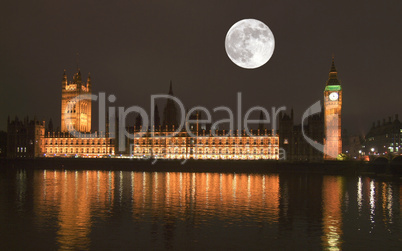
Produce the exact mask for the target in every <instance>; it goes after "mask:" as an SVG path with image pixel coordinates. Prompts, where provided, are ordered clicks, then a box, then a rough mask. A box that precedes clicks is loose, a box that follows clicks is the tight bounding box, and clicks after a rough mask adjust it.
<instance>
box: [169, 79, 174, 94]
mask: <svg viewBox="0 0 402 251" xmlns="http://www.w3.org/2000/svg"><path fill="white" fill-rule="evenodd" d="M169 95H172V96H173V87H172V80H170V87H169Z"/></svg>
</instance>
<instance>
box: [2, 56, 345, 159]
mask: <svg viewBox="0 0 402 251" xmlns="http://www.w3.org/2000/svg"><path fill="white" fill-rule="evenodd" d="M82 79H83V77H82V74H81V72H80V70H79V69H77V72H76V73H75V74H74V75H73V77H72V80H71V81H69V80H68V76H67V74H66V72H65V71H64V74H63V77H62V81H61V93H62V95H61V128H60V130H54V129H53V124H52V122H50V121H49V122H48V125H47V126H46V123H45V121H38V120H37V119H36V118H35V119H33V120H29V118H28V117H27V118H24V119H23V120H20V119H18V118H15V119H14V120H12V121H11V120H10V118H9V119H8V123H7V157H9V158H20V157H27V158H38V157H68V158H71V157H87V158H104V157H107V158H110V157H128V158H139V159H144V158H145V159H149V158H153V159H215V160H219V159H220V160H228V159H231V160H258V159H270V160H278V159H280V149H282V150H284V154H285V158H286V159H288V160H295V161H297V160H302V161H304V160H308V161H321V160H323V158H324V159H330V155H331V156H333V155H334V154H339V153H341V152H342V142H341V107H342V89H341V85H340V82H339V81H338V79H337V71H336V68H335V64H334V60H333V59H332V65H331V70H330V74H329V79H328V81H327V83H326V86H325V90H324V109H323V110H322V112H321V113H320V114H316V115H313V116H310V117H309V118H308V125H305V126H304V125H302V126H304V127H305V128H303V129H306V130H305V131H306V132H307V134H308V135H309V137H310V138H312V139H314V140H315V141H317V142H322V143H324V144H325V148H326V149H325V151H324V152H325V153H328V152H331V153H332V154H330V155H327V154H323V153H322V152H320V151H318V150H317V149H314V148H313V147H312V146H311V145H309V144H307V142H306V141H305V140H304V139H303V137H302V134H301V129H302V128H301V126H300V125H295V124H294V115H293V111H292V112H291V114H290V115H288V114H281V115H280V118H279V133H278V134H276V135H272V133H271V131H270V130H267V129H266V128H265V127H264V125H261V124H260V126H259V128H258V129H257V130H251V133H248V134H246V133H245V132H244V131H233V132H231V131H230V132H228V131H226V132H225V130H219V131H214V132H213V133H212V131H211V128H208V125H206V124H201V123H198V120H201V114H200V113H198V112H196V113H194V114H191V115H190V118H192V120H191V121H197V122H196V123H192V124H191V125H189V124H188V122H186V124H187V127H189V129H190V130H191V133H190V132H189V131H185V130H182V131H180V132H177V133H174V128H177V126H178V124H177V114H178V111H177V108H176V106H175V104H174V102H173V101H172V100H169V99H168V100H167V102H166V106H165V107H164V109H163V116H162V121H160V119H159V112H158V109H157V107H156V109H155V112H156V116H155V121H154V122H155V123H154V125H155V126H154V127H152V128H148V130H145V133H143V134H142V135H141V137H134V138H133V139H129V138H128V137H126V138H125V142H123V144H124V145H125V146H126V147H125V150H124V151H120V150H119V148H118V146H119V145H121V142H119V138H120V137H118V134H119V132H118V131H117V130H116V131H115V132H113V133H112V132H109V131H107V130H106V131H104V132H94V133H91V132H92V130H91V129H92V128H91V123H92V101H91V100H89V99H88V100H78V99H75V98H76V97H78V96H80V95H82V94H91V93H92V83H91V77H90V75H89V74H88V76H87V79H86V82H84V81H83V80H82ZM169 95H171V96H173V87H172V83H170V89H169ZM141 124H142V122H141V118H139V117H137V119H136V123H135V126H131V127H126V130H127V131H129V132H130V133H135V132H138V131H140V130H141ZM209 127H210V126H209ZM72 129H73V131H74V132H72V133H71V131H72ZM142 131H144V130H142Z"/></svg>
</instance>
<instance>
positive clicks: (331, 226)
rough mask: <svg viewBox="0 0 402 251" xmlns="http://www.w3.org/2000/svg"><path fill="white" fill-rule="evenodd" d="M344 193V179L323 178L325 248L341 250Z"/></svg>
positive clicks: (323, 238) (323, 237)
mask: <svg viewBox="0 0 402 251" xmlns="http://www.w3.org/2000/svg"><path fill="white" fill-rule="evenodd" d="M342 191H343V178H342V177H335V176H324V178H323V195H322V196H323V236H322V240H323V246H324V247H327V248H328V249H329V250H339V249H340V247H341V244H342V235H343V231H342V210H341V205H342V204H341V202H342Z"/></svg>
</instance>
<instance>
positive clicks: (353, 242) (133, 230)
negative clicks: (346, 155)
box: [0, 169, 402, 250]
mask: <svg viewBox="0 0 402 251" xmlns="http://www.w3.org/2000/svg"><path fill="white" fill-rule="evenodd" d="M0 191H1V192H0V238H1V242H0V249H1V250H11V249H12V250H15V249H75V250H83V249H100V250H102V249H158V250H159V249H176V250H177V249H180V250H181V249H196V250H206V249H214V250H216V249H248V250H258V249H267V248H268V249H279V248H281V249H314V250H317V249H329V250H338V249H363V250H370V249H395V250H397V249H400V248H401V247H402V220H401V217H400V216H401V207H402V182H401V180H400V179H397V178H388V179H382V178H373V177H368V176H334V175H323V174H292V173H281V174H235V173H232V174H228V173H185V172H182V173H179V172H130V171H96V170H88V171H87V170H77V171H71V170H69V171H67V170H57V171H56V170H28V169H27V170H24V169H7V170H5V169H3V170H1V176H0Z"/></svg>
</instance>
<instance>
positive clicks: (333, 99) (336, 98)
mask: <svg viewBox="0 0 402 251" xmlns="http://www.w3.org/2000/svg"><path fill="white" fill-rule="evenodd" d="M329 99H330V100H332V101H335V100H338V93H337V92H333V93H331V94H329Z"/></svg>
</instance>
